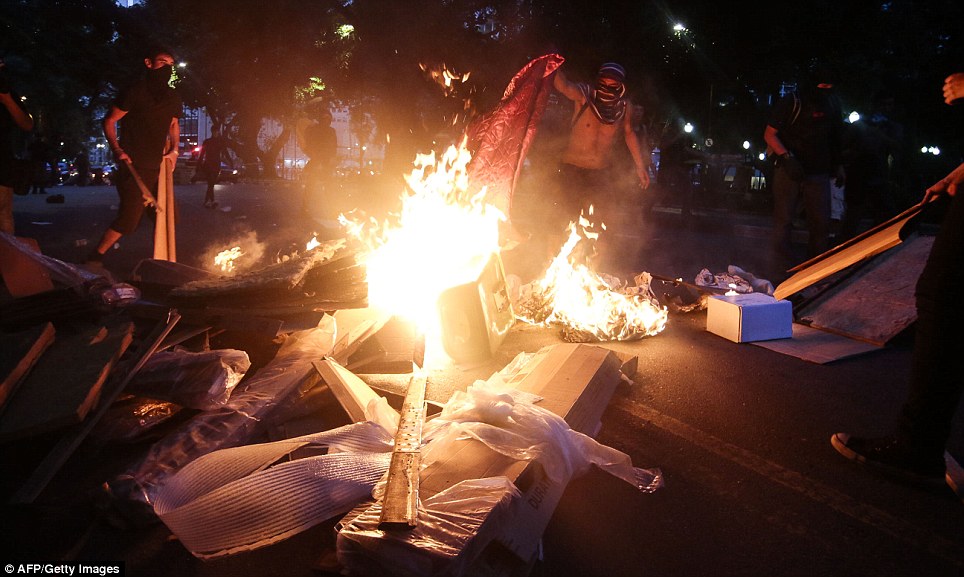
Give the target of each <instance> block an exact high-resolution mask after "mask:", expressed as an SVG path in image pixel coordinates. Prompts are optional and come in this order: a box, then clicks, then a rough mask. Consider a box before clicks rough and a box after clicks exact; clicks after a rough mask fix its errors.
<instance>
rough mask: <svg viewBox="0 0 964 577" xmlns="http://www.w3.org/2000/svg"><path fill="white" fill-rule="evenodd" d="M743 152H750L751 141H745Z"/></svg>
mask: <svg viewBox="0 0 964 577" xmlns="http://www.w3.org/2000/svg"><path fill="white" fill-rule="evenodd" d="M743 150H750V141H749V140H744V141H743Z"/></svg>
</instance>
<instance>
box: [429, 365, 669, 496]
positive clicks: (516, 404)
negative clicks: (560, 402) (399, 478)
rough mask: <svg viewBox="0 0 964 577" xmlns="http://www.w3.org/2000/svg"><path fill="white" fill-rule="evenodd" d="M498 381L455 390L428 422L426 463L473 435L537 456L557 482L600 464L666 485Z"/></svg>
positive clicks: (514, 453)
mask: <svg viewBox="0 0 964 577" xmlns="http://www.w3.org/2000/svg"><path fill="white" fill-rule="evenodd" d="M500 380H501V379H498V380H493V379H490V380H489V381H476V382H475V383H473V384H472V385H470V386H469V388H468V389H467V390H466V391H465V392H462V391H456V392H455V393H454V394H453V395H452V398H451V399H449V401H448V403H446V404H445V408H444V409H442V413H441V414H440V415H438V416H437V417H436V418H434V419H432V420H431V421H430V422H428V423H426V424H425V429H424V431H423V439H424V440H425V443H426V444H425V446H424V448H423V450H422V464H423V466H428V465H429V464H431V463H432V462H433V461H434V460H435V459H437V458H438V457H439V456H440V455H443V454H445V453H446V452H448V451H451V450H452V444H453V443H456V442H458V441H459V440H461V439H463V438H466V437H471V438H474V439H476V440H478V441H480V442H482V443H484V444H485V445H486V446H488V447H489V448H490V449H492V450H494V451H495V452H497V453H500V454H502V455H506V456H508V457H511V458H513V459H517V460H522V461H538V462H539V463H540V464H541V465H542V467H543V469H544V470H545V471H546V474H547V475H548V477H549V478H550V479H552V480H553V481H556V482H562V483H568V482H569V480H570V479H571V478H572V477H574V476H577V475H581V474H583V473H585V472H586V471H587V470H588V469H589V466H590V465H596V466H597V467H599V468H600V469H602V470H604V471H606V472H608V473H609V474H611V475H613V476H615V477H618V478H620V479H622V480H624V481H626V482H627V483H629V484H631V485H633V486H634V487H636V488H637V489H639V490H641V491H645V492H652V491H654V490H655V489H657V488H659V487H660V486H662V475H661V474H660V472H659V471H658V470H646V469H638V468H636V467H633V465H632V460H631V459H630V458H629V455H627V454H625V453H623V452H621V451H617V450H616V449H613V448H611V447H607V446H606V445H603V444H601V443H599V442H597V441H596V440H595V439H593V438H592V437H589V436H588V435H584V434H582V433H580V432H578V431H573V430H572V429H570V428H569V425H568V423H566V421H565V419H563V418H562V417H560V416H559V415H556V414H555V413H553V412H551V411H548V410H546V409H543V408H541V407H539V406H537V405H534V404H532V403H528V402H522V401H520V400H518V399H517V398H514V397H513V395H517V394H518V391H516V390H515V389H511V388H504V387H503V386H502V385H501V384H500V383H499V381H500Z"/></svg>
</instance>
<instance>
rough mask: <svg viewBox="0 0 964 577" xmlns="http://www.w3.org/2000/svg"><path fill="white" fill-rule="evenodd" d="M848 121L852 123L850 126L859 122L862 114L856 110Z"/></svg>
mask: <svg viewBox="0 0 964 577" xmlns="http://www.w3.org/2000/svg"><path fill="white" fill-rule="evenodd" d="M847 120H848V121H849V122H850V124H853V123H854V122H857V121H858V120H860V113H859V112H857V111H856V110H854V111H853V112H851V113H850V116H848V117H847Z"/></svg>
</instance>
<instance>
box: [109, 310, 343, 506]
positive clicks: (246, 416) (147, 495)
mask: <svg viewBox="0 0 964 577" xmlns="http://www.w3.org/2000/svg"><path fill="white" fill-rule="evenodd" d="M334 334H335V331H334V322H333V320H332V318H331V317H329V316H325V317H324V318H322V320H321V322H320V323H319V326H318V327H317V328H314V329H309V330H305V331H299V332H296V333H292V334H291V335H289V336H288V338H287V339H286V340H285V342H284V343H283V344H282V346H281V348H280V349H279V350H278V353H277V354H276V355H275V358H274V359H273V360H272V361H271V362H270V363H268V364H267V365H265V366H264V367H262V368H261V369H260V370H259V371H258V372H257V373H256V374H255V375H253V376H252V377H251V378H249V379H248V380H247V381H246V382H245V384H244V385H243V386H242V387H239V390H236V391H234V393H233V394H232V395H231V398H230V399H229V400H228V402H227V403H226V404H225V405H223V406H221V407H220V408H218V409H214V410H211V411H205V412H203V413H200V414H198V415H196V416H195V417H194V418H192V419H190V420H189V421H186V422H185V423H184V424H182V425H181V426H180V427H178V428H177V429H176V430H174V431H173V432H172V433H170V434H169V435H168V436H166V437H165V438H164V439H162V440H160V441H158V442H157V443H155V444H154V445H152V446H151V448H150V449H149V450H148V452H147V455H146V456H145V457H144V459H142V460H141V461H140V463H138V464H136V465H135V466H134V467H132V468H131V469H130V470H129V471H128V472H127V473H125V474H124V475H121V476H120V477H118V478H117V479H115V480H114V481H112V482H111V483H110V484H109V485H110V488H111V491H112V493H113V494H114V495H115V496H117V497H120V498H124V499H132V500H138V501H143V502H145V503H148V504H150V503H153V501H154V494H155V492H156V490H157V486H158V485H159V484H161V483H163V482H164V481H165V479H166V478H167V477H169V476H170V475H172V474H173V473H175V472H176V471H177V470H178V469H180V468H181V467H183V466H184V465H186V464H188V463H190V462H191V461H193V460H194V459H196V458H198V457H200V456H201V455H205V454H207V453H210V452H212V451H216V450H218V449H224V448H227V447H235V446H237V445H241V444H244V443H246V442H248V441H249V440H250V439H251V438H252V437H253V436H254V435H255V434H256V433H258V432H259V430H260V429H259V425H260V423H261V421H262V420H263V419H265V418H266V417H267V416H269V415H270V413H271V411H272V410H273V409H274V407H275V406H277V404H278V403H280V402H281V401H282V400H283V399H284V398H285V397H287V396H288V395H289V394H291V393H292V392H293V391H296V390H298V387H299V385H301V384H302V382H303V381H304V380H305V379H306V378H307V377H308V376H309V375H310V374H312V373H313V372H314V370H315V369H314V367H313V366H312V364H311V363H312V362H313V361H316V360H318V359H319V358H322V357H323V356H325V355H326V354H328V353H329V352H330V351H331V347H332V345H333V344H334Z"/></svg>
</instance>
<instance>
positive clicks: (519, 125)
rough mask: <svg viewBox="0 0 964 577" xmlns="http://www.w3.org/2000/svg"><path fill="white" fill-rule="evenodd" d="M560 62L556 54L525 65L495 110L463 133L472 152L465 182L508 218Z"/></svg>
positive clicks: (560, 58) (561, 59)
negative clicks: (483, 188)
mask: <svg viewBox="0 0 964 577" xmlns="http://www.w3.org/2000/svg"><path fill="white" fill-rule="evenodd" d="M564 61H565V59H564V58H563V57H562V56H560V55H558V54H546V55H544V56H540V57H538V58H536V59H534V60H532V61H531V62H529V63H528V64H526V65H525V66H524V67H523V68H522V70H520V71H519V72H518V73H516V75H515V76H514V77H513V78H512V80H511V81H510V82H509V85H508V87H506V89H505V94H504V95H503V96H502V100H501V101H499V104H498V106H496V107H495V109H494V110H492V111H491V112H489V113H486V114H484V115H482V116H480V117H478V118H477V119H476V120H474V121H473V122H472V123H471V124H470V125H469V127H468V128H467V129H466V136H467V137H468V146H469V149H470V150H473V151H474V154H473V156H472V161H471V163H470V164H469V166H468V177H469V182H470V183H472V184H473V185H475V186H479V187H481V186H486V187H487V190H486V200H487V202H488V203H489V204H491V205H493V206H495V207H496V208H498V209H499V210H501V211H502V212H503V213H505V215H506V217H508V216H509V208H510V207H511V204H512V192H513V190H515V185H516V181H517V180H518V178H519V173H520V171H521V170H522V163H523V161H524V160H525V156H526V153H527V152H528V150H529V146H530V145H531V144H532V140H533V138H534V137H535V133H536V127H537V126H538V124H539V119H540V118H542V113H543V112H544V111H545V109H546V102H547V101H548V99H549V93H550V92H551V91H552V74H553V73H554V72H555V71H556V70H557V69H558V68H559V67H560V66H561V65H562V63H563V62H564Z"/></svg>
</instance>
